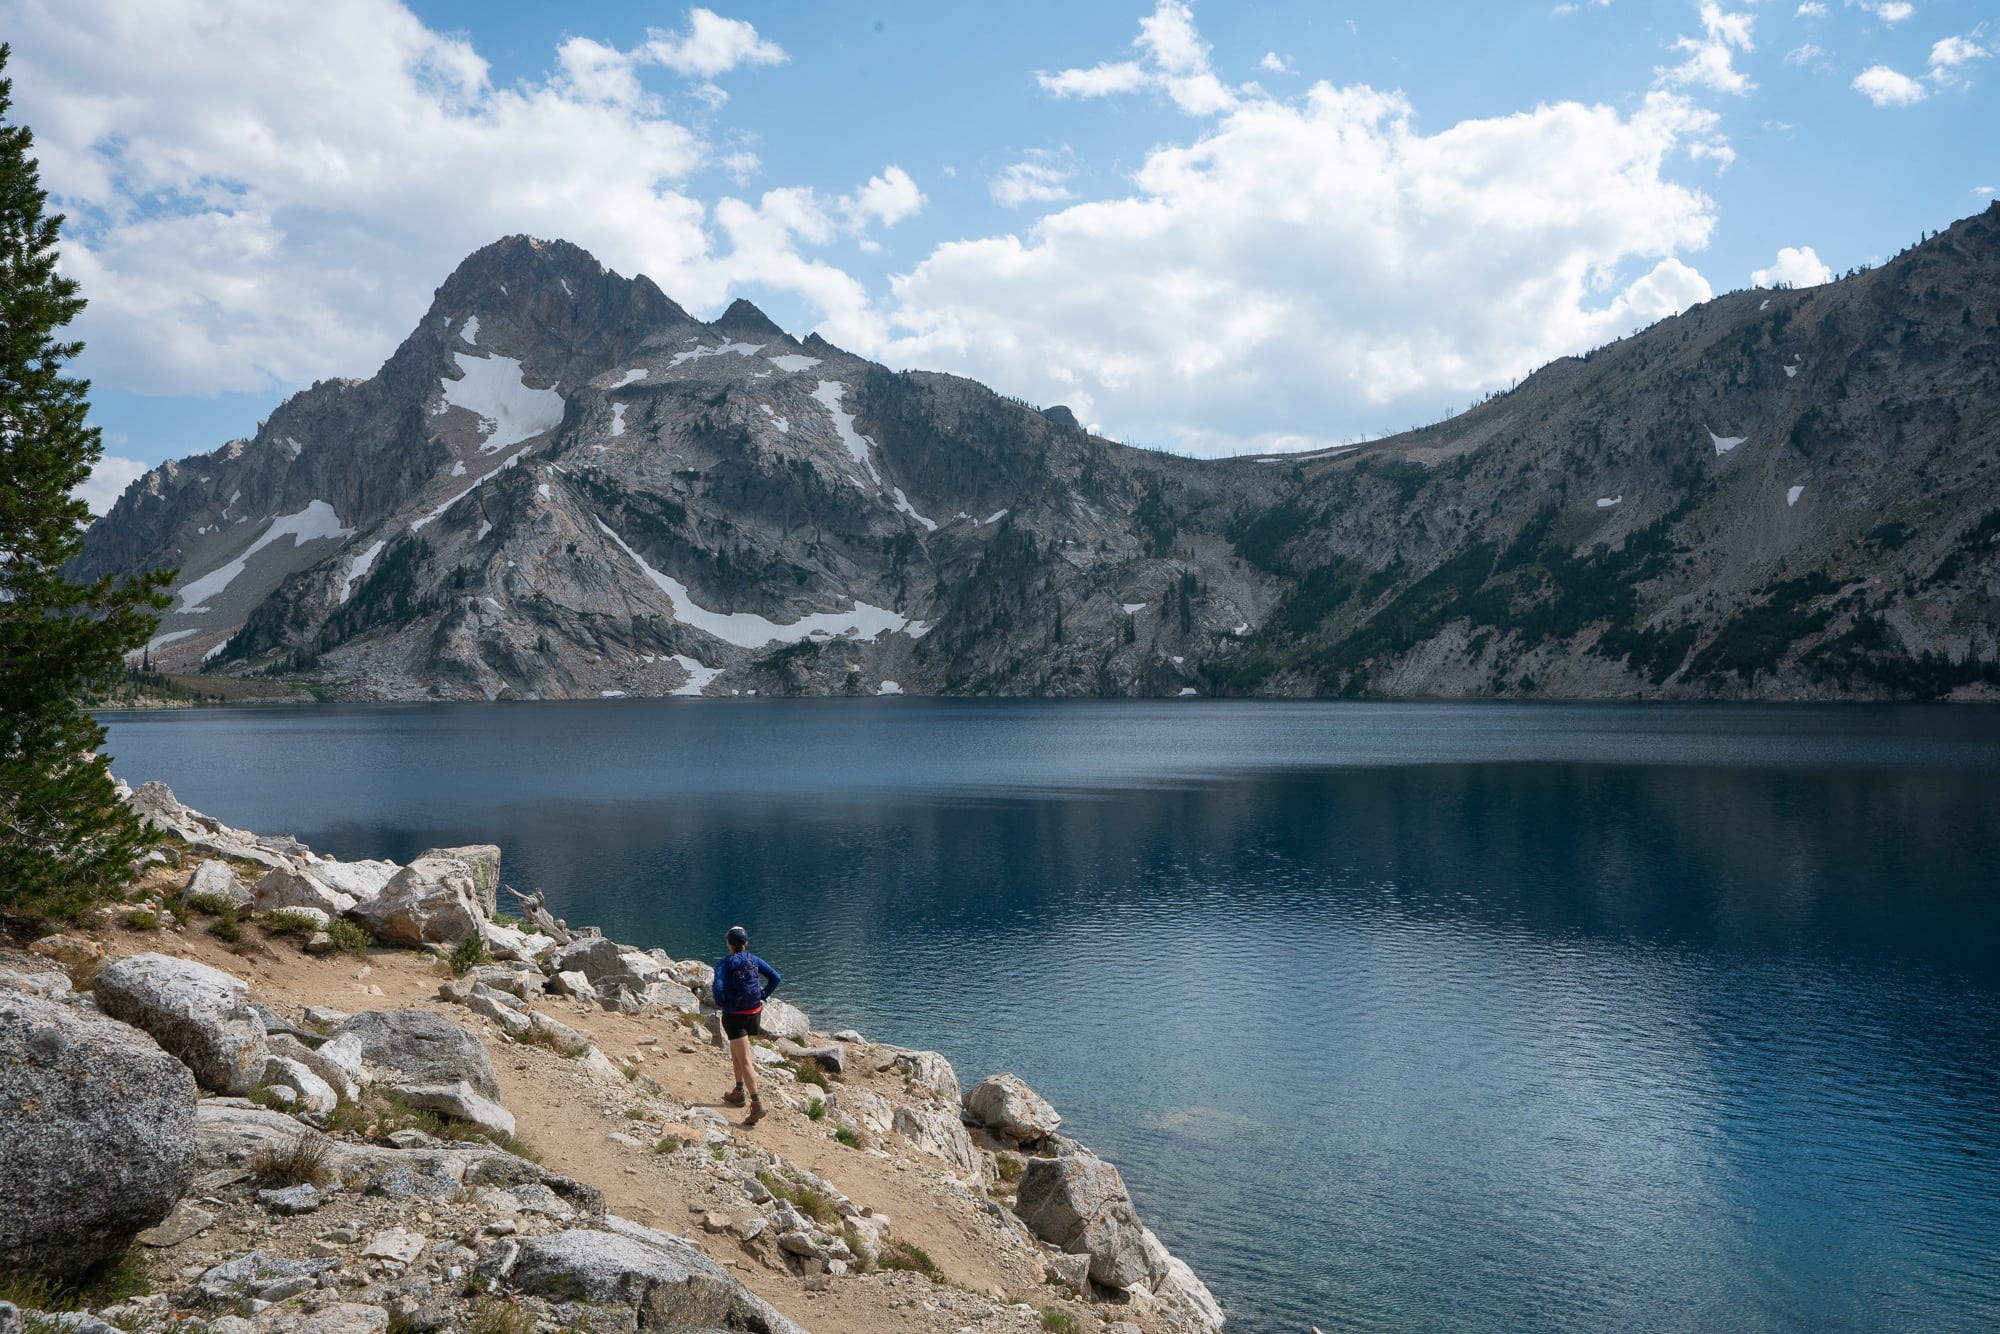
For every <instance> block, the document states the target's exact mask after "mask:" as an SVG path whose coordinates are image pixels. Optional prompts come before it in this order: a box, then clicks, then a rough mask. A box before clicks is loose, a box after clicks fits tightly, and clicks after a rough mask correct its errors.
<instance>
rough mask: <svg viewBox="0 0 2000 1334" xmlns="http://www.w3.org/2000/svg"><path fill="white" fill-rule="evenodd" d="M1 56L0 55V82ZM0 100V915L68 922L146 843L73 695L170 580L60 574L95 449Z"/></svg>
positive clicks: (100, 671) (117, 655) (61, 308)
mask: <svg viewBox="0 0 2000 1334" xmlns="http://www.w3.org/2000/svg"><path fill="white" fill-rule="evenodd" d="M8 54H9V49H8V47H7V46H5V45H0V76H4V74H5V71H6V65H7V57H8ZM12 93H13V85H12V82H11V80H8V79H6V78H5V77H0V909H8V910H12V911H19V912H26V913H30V914H34V915H37V916H49V917H67V916H74V915H76V914H77V913H79V912H81V911H82V910H83V909H85V908H87V907H89V906H90V905H91V904H92V903H94V902H96V901H98V900H99V899H102V898H105V897H107V896H109V895H111V894H114V893H116V892H118V891H119V890H121V889H123V887H124V885H125V883H126V881H127V878H128V876H129V874H130V870H129V868H130V863H131V860H132V858H133V857H134V856H136V855H137V854H138V853H139V852H140V851H141V850H142V849H143V848H144V847H145V846H146V845H147V844H148V843H149V842H150V838H149V836H148V835H147V833H146V831H145V830H144V828H143V827H142V826H141V824H140V823H139V821H138V819H137V817H135V816H134V815H133V814H132V812H131V811H130V810H129V809H128V808H127V807H126V806H125V805H124V803H122V802H120V801H119V800H118V799H117V797H116V795H115V794H114V792H113V791H112V785H111V770H110V765H109V761H108V760H106V759H104V758H103V757H101V756H99V755H97V753H96V751H97V747H98V746H100V745H101V744H103V741H104V729H103V728H101V727H99V726H98V725H97V723H96V721H95V720H94V719H92V718H91V716H90V714H89V713H87V712H85V710H84V708H83V706H82V704H81V703H80V702H79V692H80V691H81V690H83V689H84V688H86V687H89V686H92V685H95V684H99V683H102V682H105V681H107V680H109V679H110V678H111V677H113V676H114V675H115V674H116V673H117V671H118V669H119V665H120V663H121V660H122V659H123V657H124V654H125V652H126V650H127V649H131V648H137V647H138V646H139V645H141V644H143V643H145V642H146V640H147V638H148V637H149V636H150V635H151V634H152V632H153V627H154V626H155V625H157V624H158V617H156V616H155V615H153V614H152V613H153V612H154V611H155V610H157V609H159V608H163V607H164V606H165V605H166V601H167V599H166V597H165V594H164V592H163V590H164V589H165V588H166V587H167V586H168V585H170V584H171V583H172V581H173V574H174V572H173V571H171V570H161V571H155V572H153V573H151V574H147V575H141V576H139V577H138V578H135V579H131V580H127V581H124V582H122V583H118V582H114V581H113V580H112V579H111V578H110V577H109V576H106V577H104V578H102V579H99V580H97V581H96V582H94V583H90V584H80V583H76V582H74V581H72V580H69V579H65V578H64V577H63V573H62V569H63V564H64V562H66V561H68V560H69V559H70V558H71V557H73V556H74V555H76V553H77V551H78V550H79V549H80V548H81V546H82V544H83V529H84V525H85V524H86V523H87V522H88V521H89V518H90V512H89V510H88V508H87V507H86V506H85V505H84V504H83V503H82V502H81V501H77V500H72V499H71V498H70V492H71V491H72V490H74V489H75V488H76V487H77V486H78V485H79V484H80V483H82V482H83V481H84V480H85V479H86V478H87V477H89V476H90V470H91V466H92V465H93V464H95V463H96V462H97V458H98V455H99V454H100V453H102V452H103V451H102V446H101V444H100V443H99V441H98V435H97V430H96V428H95V427H92V426H90V425H88V424H86V422H85V417H86V415H87V413H88V411H89V406H90V405H89V400H88V398H87V397H86V395H87V393H88V391H89V388H90V386H89V384H88V383H87V382H86V381H83V380H76V379H70V378H68V377H66V376H65V375H63V373H62V365H63V363H64V362H66V361H69V360H71V359H72V358H74V357H75V356H76V355H77V353H78V352H80V351H81V350H82V344H80V343H77V342H73V341H72V342H59V341H57V338H56V335H57V333H58V332H59V331H60V330H62V329H63V328H64V327H65V326H66V325H68V324H69V322H70V321H71V320H73V319H75V318H76V316H77V313H78V312H79V311H81V310H82V309H83V298H81V297H80V296H78V295H77V291H76V282H75V281H74V280H73V279H70V278H64V277H61V276H59V275H58V274H57V272H56V237H57V233H58V231H59V230H60V228H61V225H62V216H61V215H60V214H56V215H53V216H45V215H44V214H43V212H42V209H43V206H44V204H45V203H46V200H47V195H46V194H45V193H44V192H43V190H42V188H41V180H40V172H39V171H38V169H37V168H36V165H35V161H34V159H33V158H32V157H30V156H29V149H30V148H31V147H32V146H33V144H34V138H33V136H32V135H31V134H29V132H28V131H27V129H26V128H25V127H22V126H17V125H12V124H9V123H8V122H7V112H8V109H9V107H10V106H11V104H12Z"/></svg>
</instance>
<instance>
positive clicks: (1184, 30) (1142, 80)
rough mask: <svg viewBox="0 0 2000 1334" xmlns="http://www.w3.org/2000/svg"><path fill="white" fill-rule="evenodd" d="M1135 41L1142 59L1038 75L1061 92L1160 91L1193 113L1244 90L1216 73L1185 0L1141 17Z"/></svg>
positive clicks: (1166, 1) (1165, 0)
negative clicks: (1229, 84)
mask: <svg viewBox="0 0 2000 1334" xmlns="http://www.w3.org/2000/svg"><path fill="white" fill-rule="evenodd" d="M1132 45H1133V46H1135V47H1137V48H1139V59H1137V60H1117V61H1106V62H1104V63H1102V64H1098V65H1093V66H1091V67H1090V68H1089V69H1066V70H1062V71H1060V72H1058V73H1055V74H1037V75H1036V76H1035V78H1036V79H1037V80H1038V81H1039V82H1040V83H1041V86H1042V88H1043V89H1044V90H1045V91H1047V92H1050V93H1053V94H1055V95H1056V96H1058V97H1109V96H1112V95H1114V94H1118V93H1136V92H1142V91H1151V92H1157V93H1161V94H1164V95H1165V96H1166V97H1168V98H1170V99H1171V100H1172V101H1173V103H1174V105H1175V106H1177V107H1179V108H1180V109H1181V110H1182V111H1185V112H1187V113H1188V114H1189V115H1191V116H1212V115H1216V114H1218V113H1220V112H1223V111H1227V110H1228V109H1229V108H1231V107H1233V106H1235V105H1236V104H1237V101H1238V98H1239V96H1240V94H1241V92H1242V90H1241V89H1233V88H1230V87H1229V86H1228V85H1227V84H1225V83H1223V82H1222V80H1221V79H1219V78H1217V77H1216V75H1215V71H1214V70H1213V69H1211V68H1210V66H1209V61H1208V53H1209V51H1210V49H1211V48H1210V47H1209V44H1208V42H1207V41H1206V40H1205V39H1204V38H1203V37H1202V35H1201V33H1200V31H1199V30H1197V29H1196V27H1195V24H1194V11H1193V10H1192V9H1190V8H1188V6H1187V5H1185V4H1182V3H1180V0H1160V3H1159V7H1158V8H1157V9H1155V10H1154V11H1153V12H1152V13H1151V14H1150V15H1148V16H1147V17H1145V18H1143V19H1141V20H1139V35H1138V36H1137V37H1135V38H1133V39H1132ZM1267 68H1268V66H1267Z"/></svg>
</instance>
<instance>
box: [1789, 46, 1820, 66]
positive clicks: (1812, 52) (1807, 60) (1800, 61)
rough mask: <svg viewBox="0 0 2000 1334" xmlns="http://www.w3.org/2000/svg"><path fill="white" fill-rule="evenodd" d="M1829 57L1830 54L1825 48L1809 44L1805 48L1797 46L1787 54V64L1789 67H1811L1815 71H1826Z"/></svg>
mask: <svg viewBox="0 0 2000 1334" xmlns="http://www.w3.org/2000/svg"><path fill="white" fill-rule="evenodd" d="M1827 55H1828V52H1827V49H1826V48H1825V47H1823V46H1819V45H1816V44H1814V43H1812V42H1807V43H1805V44H1804V45H1803V46H1795V47H1793V48H1792V49H1791V50H1789V51H1787V52H1785V63H1786V64H1787V65H1811V66H1812V67H1813V68H1815V69H1824V68H1826V57H1827Z"/></svg>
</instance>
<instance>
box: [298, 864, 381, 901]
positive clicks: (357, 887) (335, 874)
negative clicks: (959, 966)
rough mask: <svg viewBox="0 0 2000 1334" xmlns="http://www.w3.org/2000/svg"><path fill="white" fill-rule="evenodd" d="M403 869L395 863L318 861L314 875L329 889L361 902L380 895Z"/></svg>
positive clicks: (314, 867) (314, 866)
mask: <svg viewBox="0 0 2000 1334" xmlns="http://www.w3.org/2000/svg"><path fill="white" fill-rule="evenodd" d="M402 869H403V868H402V867H400V866H398V865H396V863H394V862H379V861H360V862H336V861H318V862H314V863H313V867H312V873H313V874H314V875H315V876H317V877H318V878H319V882H320V883H321V884H322V885H325V886H326V887H327V888H328V889H331V890H337V891H338V892H340V893H342V894H345V895H347V897H349V898H350V899H354V900H356V901H357V902H360V901H363V900H367V899H372V898H374V897H376V896H377V895H379V894H380V893H381V892H382V889H383V887H384V886H385V885H387V884H388V883H389V882H390V881H391V880H393V879H395V878H396V872H398V871H400V870H402Z"/></svg>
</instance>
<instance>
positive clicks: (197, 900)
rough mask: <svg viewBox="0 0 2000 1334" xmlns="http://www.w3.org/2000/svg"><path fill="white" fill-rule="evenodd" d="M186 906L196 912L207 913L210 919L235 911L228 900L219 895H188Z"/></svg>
mask: <svg viewBox="0 0 2000 1334" xmlns="http://www.w3.org/2000/svg"><path fill="white" fill-rule="evenodd" d="M187 906H188V907H190V908H192V909H194V910H195V911H196V912H203V913H207V914H208V915H209V916H210V917H220V916H222V914H224V913H226V912H234V911H236V909H235V907H234V906H233V905H231V903H230V902H229V900H228V899H225V898H223V897H222V895H220V894H190V895H188V899H187Z"/></svg>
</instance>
